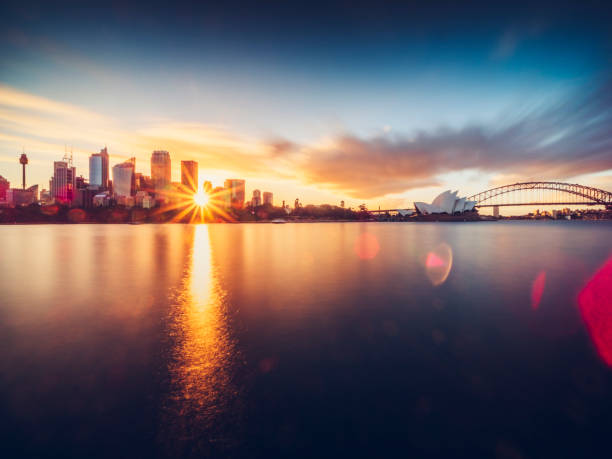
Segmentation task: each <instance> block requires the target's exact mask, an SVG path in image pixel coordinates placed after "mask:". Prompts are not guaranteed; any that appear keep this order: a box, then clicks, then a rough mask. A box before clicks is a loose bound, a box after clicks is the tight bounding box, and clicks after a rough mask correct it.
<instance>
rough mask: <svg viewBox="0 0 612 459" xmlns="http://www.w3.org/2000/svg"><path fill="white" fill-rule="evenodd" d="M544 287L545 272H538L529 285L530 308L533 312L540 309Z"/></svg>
mask: <svg viewBox="0 0 612 459" xmlns="http://www.w3.org/2000/svg"><path fill="white" fill-rule="evenodd" d="M545 286H546V271H540V272H539V273H538V275H537V277H536V278H535V280H534V281H533V284H532V285H531V308H532V309H533V310H534V311H535V310H537V309H538V308H539V307H540V301H541V300H542V294H543V293H544V287H545Z"/></svg>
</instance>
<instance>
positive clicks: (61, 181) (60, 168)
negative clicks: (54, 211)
mask: <svg viewBox="0 0 612 459" xmlns="http://www.w3.org/2000/svg"><path fill="white" fill-rule="evenodd" d="M75 181H76V167H74V166H72V164H71V163H69V162H67V161H54V162H53V177H52V178H51V182H50V188H51V197H52V198H53V199H54V200H55V201H56V202H59V203H64V204H66V203H71V202H72V201H73V200H74V190H75V188H76V186H75Z"/></svg>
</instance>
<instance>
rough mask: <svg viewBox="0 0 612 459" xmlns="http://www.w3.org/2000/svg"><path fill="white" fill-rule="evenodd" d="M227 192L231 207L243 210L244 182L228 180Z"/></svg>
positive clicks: (226, 182)
mask: <svg viewBox="0 0 612 459" xmlns="http://www.w3.org/2000/svg"><path fill="white" fill-rule="evenodd" d="M225 190H226V193H227V194H228V200H229V203H230V205H231V207H234V208H236V209H242V208H243V207H244V180H239V179H227V180H226V181H225Z"/></svg>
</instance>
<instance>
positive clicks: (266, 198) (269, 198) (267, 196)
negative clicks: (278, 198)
mask: <svg viewBox="0 0 612 459" xmlns="http://www.w3.org/2000/svg"><path fill="white" fill-rule="evenodd" d="M263 203H264V205H266V204H269V205H271V206H273V205H274V195H273V194H272V193H270V192H269V191H264V194H263Z"/></svg>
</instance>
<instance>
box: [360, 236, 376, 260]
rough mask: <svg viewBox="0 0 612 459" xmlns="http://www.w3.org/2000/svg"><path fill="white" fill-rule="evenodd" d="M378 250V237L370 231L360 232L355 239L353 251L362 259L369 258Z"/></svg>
mask: <svg viewBox="0 0 612 459" xmlns="http://www.w3.org/2000/svg"><path fill="white" fill-rule="evenodd" d="M379 250H380V245H379V244H378V239H376V236H374V235H373V234H370V233H362V234H360V235H359V236H358V237H357V239H356V240H355V253H356V254H357V256H358V257H359V258H361V259H362V260H371V259H372V258H374V257H375V256H376V255H378V251H379Z"/></svg>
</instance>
